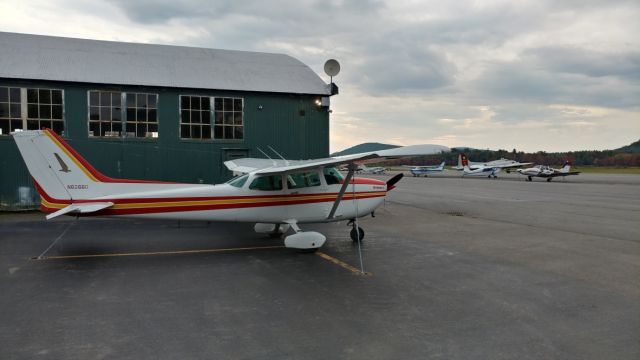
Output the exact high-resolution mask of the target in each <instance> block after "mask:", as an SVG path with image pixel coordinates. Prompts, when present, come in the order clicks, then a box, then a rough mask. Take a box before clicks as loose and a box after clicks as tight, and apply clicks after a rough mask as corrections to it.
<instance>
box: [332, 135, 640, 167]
mask: <svg viewBox="0 0 640 360" xmlns="http://www.w3.org/2000/svg"><path fill="white" fill-rule="evenodd" d="M394 147H398V146H397V145H390V144H380V143H365V144H360V145H356V146H354V147H351V148H349V149H346V150H343V151H340V152H337V153H334V154H332V156H339V155H348V154H357V153H361V152H367V151H375V150H384V149H391V148H394ZM462 151H464V153H465V154H466V155H467V157H468V158H469V160H471V161H477V162H487V161H491V160H496V159H500V158H507V159H511V160H518V161H520V162H532V163H535V164H543V165H561V164H563V163H564V162H565V161H569V162H571V163H572V164H573V165H576V166H582V165H594V166H640V140H639V141H636V142H634V143H632V144H630V145H627V146H623V147H621V148H618V149H615V150H585V151H569V152H549V153H548V152H545V151H538V152H535V153H525V152H522V151H516V149H513V150H512V151H507V150H478V149H470V148H464V147H457V148H453V149H452V151H451V152H450V153H445V154H438V155H429V156H420V157H415V158H412V159H405V160H394V161H390V162H387V164H388V165H417V164H421V165H437V164H439V163H440V162H442V160H445V161H446V163H447V165H450V166H454V165H457V163H458V154H459V153H460V152H462Z"/></svg>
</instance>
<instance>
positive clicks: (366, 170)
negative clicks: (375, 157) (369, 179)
mask: <svg viewBox="0 0 640 360" xmlns="http://www.w3.org/2000/svg"><path fill="white" fill-rule="evenodd" d="M357 165H358V168H357V169H356V172H357V173H358V174H384V173H386V172H387V168H386V167H382V166H374V167H367V166H365V165H364V164H357Z"/></svg>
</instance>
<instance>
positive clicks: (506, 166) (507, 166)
mask: <svg viewBox="0 0 640 360" xmlns="http://www.w3.org/2000/svg"><path fill="white" fill-rule="evenodd" d="M527 165H533V163H530V162H529V163H514V164H508V165H491V167H493V168H499V169H511V168H517V167H522V166H527Z"/></svg>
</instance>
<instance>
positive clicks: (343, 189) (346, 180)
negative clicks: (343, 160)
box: [327, 163, 357, 219]
mask: <svg viewBox="0 0 640 360" xmlns="http://www.w3.org/2000/svg"><path fill="white" fill-rule="evenodd" d="M356 168H357V166H356V164H355V163H349V172H348V173H347V177H346V178H344V182H343V183H342V187H341V188H340V192H339V193H338V197H336V201H334V202H333V207H332V208H331V211H330V212H329V216H328V217H327V219H333V216H334V215H335V214H336V210H338V205H340V202H341V201H342V197H343V196H344V193H345V192H346V191H347V186H349V182H351V179H352V178H353V173H354V172H355V170H356Z"/></svg>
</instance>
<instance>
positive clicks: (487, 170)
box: [460, 153, 500, 179]
mask: <svg viewBox="0 0 640 360" xmlns="http://www.w3.org/2000/svg"><path fill="white" fill-rule="evenodd" d="M460 162H461V163H462V176H463V177H464V176H486V177H488V178H490V177H492V176H493V178H494V179H496V178H497V177H498V175H496V174H497V173H499V172H500V168H499V167H494V166H484V165H476V168H474V169H471V168H469V161H468V160H467V155H465V154H462V153H461V154H460Z"/></svg>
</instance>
